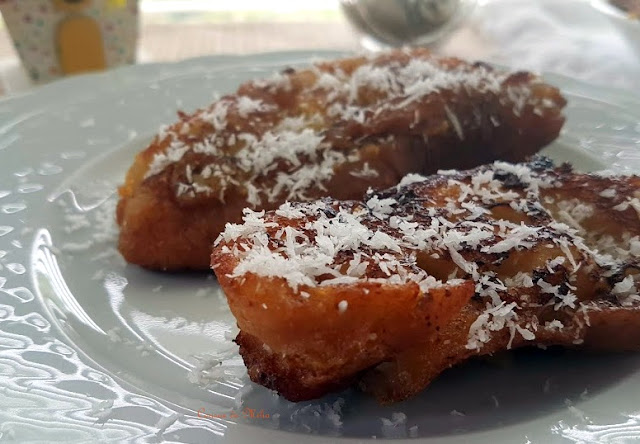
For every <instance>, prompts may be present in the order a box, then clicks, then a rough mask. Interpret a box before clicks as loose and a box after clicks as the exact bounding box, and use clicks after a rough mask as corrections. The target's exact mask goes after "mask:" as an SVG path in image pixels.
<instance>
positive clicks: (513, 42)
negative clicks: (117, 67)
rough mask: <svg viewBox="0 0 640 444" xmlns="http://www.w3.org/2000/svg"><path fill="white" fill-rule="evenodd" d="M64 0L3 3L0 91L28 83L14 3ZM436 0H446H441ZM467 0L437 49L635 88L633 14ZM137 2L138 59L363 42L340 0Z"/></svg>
mask: <svg viewBox="0 0 640 444" xmlns="http://www.w3.org/2000/svg"><path fill="white" fill-rule="evenodd" d="M66 1H68V0H0V8H4V9H3V10H2V12H3V17H4V19H5V22H6V23H5V22H2V23H0V94H10V93H16V92H20V91H23V90H25V89H28V88H30V87H31V85H32V82H31V81H30V80H29V77H30V76H29V74H33V73H32V72H30V71H29V70H28V69H27V70H25V69H24V67H23V66H22V65H21V63H20V61H19V60H20V59H19V56H18V52H16V48H15V45H14V44H12V40H11V37H10V35H9V31H10V30H11V23H10V20H13V22H14V23H13V26H14V28H18V29H23V30H24V29H30V28H26V27H25V26H26V24H30V25H33V22H34V20H35V21H36V22H37V21H38V20H39V18H38V16H37V15H32V14H31V15H30V14H27V13H25V11H24V10H20V9H19V8H25V7H27V6H28V5H29V4H31V5H35V4H36V2H40V3H38V4H39V5H40V6H39V8H40V12H42V11H45V10H46V4H48V3H50V2H51V3H52V4H53V5H56V6H54V8H58V7H60V8H61V7H62V6H58V4H60V5H62V4H64V3H65V2H66ZM86 1H87V2H89V1H90V0H86ZM105 1H107V2H108V4H109V5H111V6H110V7H113V8H117V7H118V5H120V6H122V7H124V5H126V4H127V0H105ZM365 1H366V0H365ZM371 1H372V0H369V2H371ZM407 1H408V2H409V3H411V1H410V0H405V3H406V2H407ZM12 2H14V6H13V9H11V8H12ZM29 2H31V3H29ZM129 2H130V3H129V5H131V0H129ZM381 2H382V3H384V2H388V3H386V5H391V4H392V3H393V2H396V0H377V4H378V5H379V4H381ZM68 3H76V2H70V1H69V2H68ZM345 3H353V1H346V2H345ZM414 3H415V2H414ZM440 3H443V4H445V3H444V0H443V1H441V2H440ZM471 3H474V4H475V7H473V8H470V9H469V10H468V11H465V12H468V14H467V13H465V14H463V15H464V16H463V17H462V18H461V20H459V21H458V22H456V23H455V26H452V27H451V29H450V30H448V32H446V33H444V34H443V35H440V36H438V39H436V41H435V43H433V45H432V46H433V48H434V51H436V52H439V53H442V54H449V55H456V56H461V57H465V58H472V59H485V60H488V61H493V62H497V63H502V64H508V65H513V66H517V67H522V68H527V69H533V70H538V71H554V72H558V73H561V74H566V75H571V76H574V77H579V78H582V79H585V80H588V81H591V82H594V83H600V84H606V85H609V86H611V85H613V86H616V87H619V88H627V89H635V90H637V89H638V88H640V59H639V54H640V50H636V47H637V48H640V31H638V32H637V33H636V34H635V36H634V34H633V32H634V31H633V30H632V32H631V34H629V33H627V32H626V31H627V29H626V23H624V22H625V21H628V22H629V23H631V24H633V25H635V26H636V27H637V28H638V29H640V20H638V19H637V17H635V18H629V19H628V20H627V18H626V17H625V18H624V19H623V20H622V21H620V18H619V17H618V18H614V17H613V16H611V15H610V14H607V13H604V12H603V11H602V9H601V8H596V7H594V5H593V3H594V2H593V1H588V0H478V1H477V2H476V1H474V2H471ZM600 3H602V2H600ZM17 5H20V6H17ZM137 6H138V11H139V17H138V19H139V20H138V23H139V28H138V35H139V38H138V44H137V49H136V50H135V51H136V60H137V63H149V62H168V61H180V60H184V59H187V58H191V57H199V56H207V55H215V54H248V53H255V52H266V51H282V50H314V49H333V50H343V51H358V50H362V49H363V39H362V38H363V34H362V32H358V31H357V30H356V29H355V28H354V27H353V26H352V24H350V23H349V21H348V20H347V18H346V17H345V14H344V13H343V10H342V9H341V7H340V2H339V1H338V0H305V1H299V0H231V1H228V0H140V2H139V4H138V5H137ZM72 13H73V14H78V13H79V12H78V11H72ZM82 13H84V12H82ZM11 14H13V16H11V17H10V15H11ZM27 16H28V17H27ZM25 23H26V24H25ZM8 25H9V26H8ZM34 26H35V25H34ZM29 32H32V31H29ZM369 43H371V42H369ZM18 46H20V45H18ZM365 46H366V42H365ZM370 46H371V45H370V44H369V45H368V47H370ZM22 50H23V51H24V45H23V48H22ZM49 52H51V51H49ZM54 74H56V75H58V74H59V73H54ZM31 77H34V76H33V75H31ZM45 80H46V79H45Z"/></svg>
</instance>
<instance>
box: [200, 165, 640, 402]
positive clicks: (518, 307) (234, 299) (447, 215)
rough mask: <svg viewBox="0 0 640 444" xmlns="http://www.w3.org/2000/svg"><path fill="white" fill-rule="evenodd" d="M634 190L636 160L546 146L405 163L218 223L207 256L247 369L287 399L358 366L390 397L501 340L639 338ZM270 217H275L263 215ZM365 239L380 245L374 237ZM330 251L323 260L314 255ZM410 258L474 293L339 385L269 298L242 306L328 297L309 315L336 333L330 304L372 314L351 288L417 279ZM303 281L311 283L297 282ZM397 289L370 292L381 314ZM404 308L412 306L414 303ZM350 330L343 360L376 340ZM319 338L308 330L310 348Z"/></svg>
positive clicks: (341, 345)
mask: <svg viewBox="0 0 640 444" xmlns="http://www.w3.org/2000/svg"><path fill="white" fill-rule="evenodd" d="M639 197H640V178H638V177H636V176H624V177H605V176H598V175H591V174H579V173H575V172H573V171H572V170H571V168H570V167H569V166H567V165H563V166H561V167H559V168H553V166H552V164H551V163H550V162H549V161H548V160H546V159H538V160H535V161H533V162H531V163H528V164H510V163H506V162H495V163H494V164H490V165H485V166H482V167H479V168H476V169H473V170H469V171H441V172H440V173H439V174H437V175H433V176H430V177H426V178H425V177H421V176H418V175H410V176H407V177H406V178H405V179H403V181H402V182H401V183H400V184H399V185H398V186H397V187H394V188H392V189H389V190H386V191H382V192H377V193H369V194H368V195H367V197H366V198H365V200H364V201H363V202H354V201H333V200H325V201H320V202H315V203H308V204H296V205H291V204H287V205H285V206H283V207H281V208H280V209H279V210H277V211H275V212H269V213H266V215H264V214H262V213H260V214H257V215H256V214H255V213H247V219H246V220H245V222H244V224H241V225H234V224H230V225H228V226H227V228H226V230H225V231H224V232H223V233H222V235H221V237H220V238H219V241H218V245H217V246H216V247H215V249H214V252H213V255H212V266H213V269H214V271H215V272H216V275H217V276H218V279H219V282H220V285H221V286H222V288H223V290H224V292H225V293H226V295H227V298H228V301H229V304H230V307H231V310H232V312H233V314H234V316H235V317H236V319H237V321H238V325H239V327H240V330H241V332H240V334H239V336H238V338H237V339H236V341H237V342H238V344H239V345H240V353H241V354H242V356H243V358H244V360H245V364H246V365H247V368H248V370H249V375H250V377H251V378H252V380H254V381H255V382H258V383H260V384H262V385H265V386H266V387H269V388H272V389H275V390H278V391H279V392H280V393H281V394H282V395H283V396H284V397H286V398H287V399H291V400H302V399H310V398H313V397H317V396H319V395H321V394H324V393H327V392H328V391H330V390H334V389H336V388H340V387H343V386H344V384H345V383H346V382H347V381H354V380H358V381H359V384H360V387H361V388H363V389H364V390H365V391H368V392H371V393H373V395H374V396H376V397H377V398H378V400H380V401H381V402H383V403H389V402H395V401H400V400H402V399H406V398H407V397H410V396H412V395H415V394H416V393H418V392H419V391H421V390H422V389H424V388H425V387H426V386H427V385H428V384H429V383H430V382H431V381H432V380H433V379H434V378H435V377H437V375H438V374H440V373H441V372H442V371H444V370H445V369H447V368H448V367H451V366H452V365H455V364H456V363H459V362H461V361H463V360H465V359H468V358H470V357H472V356H478V355H484V354H491V353H494V352H496V351H500V350H506V349H511V348H515V347H521V346H526V345H563V346H569V347H588V348H593V349H599V350H639V349H640V296H638V288H639V284H638V281H640V272H639V271H638V270H639V269H638V257H640V221H639V219H638V217H639V211H640V200H639V199H638V198H639ZM256 218H257V219H258V220H261V221H263V222H260V223H258V222H255V221H254V219H256ZM318 220H320V221H321V223H318ZM269 224H274V225H273V226H271V227H269V228H265V226H266V225H269ZM361 225H364V226H366V227H368V231H364V230H362V229H361V228H360V226H361ZM335 233H347V234H344V235H343V237H337V236H336V235H335ZM351 239H357V242H356V241H354V242H352V243H350V242H349V240H351ZM383 240H384V241H383ZM370 244H373V245H375V246H377V247H379V248H378V249H375V250H371V249H370V247H369V245H370ZM307 252H314V253H313V254H311V255H307ZM321 253H322V254H321ZM319 258H321V259H322V261H321V262H320V264H321V266H320V265H319V263H316V262H314V261H312V260H311V259H314V260H320V259H319ZM356 258H357V259H356ZM275 264H278V265H277V266H276V265H275ZM364 264H366V265H364ZM406 264H410V265H411V269H412V270H415V271H412V273H414V274H417V275H420V276H421V277H420V278H419V279H418V278H414V280H418V281H424V282H429V285H427V286H426V287H425V290H426V292H425V294H428V295H429V294H433V295H437V294H438V292H441V291H442V290H440V289H441V288H447V287H448V286H449V287H450V286H455V288H459V289H461V288H465V287H464V284H466V285H471V286H472V287H473V290H472V292H473V296H471V297H470V298H469V299H468V300H467V301H466V302H465V304H464V306H462V308H461V309H460V310H459V311H457V312H456V313H454V314H453V315H451V314H450V310H453V309H455V308H456V307H459V306H460V305H458V304H450V305H449V307H448V309H447V310H446V312H447V315H446V316H443V317H442V319H445V318H446V319H448V321H445V323H444V325H443V324H438V325H437V326H436V328H435V329H433V330H430V331H429V332H426V336H424V337H422V338H421V340H420V341H419V342H415V341H411V340H405V338H403V337H402V338H401V340H400V341H399V342H398V343H396V344H395V346H394V348H393V353H392V354H390V355H387V356H386V357H385V358H384V359H383V360H382V361H379V362H377V363H375V364H372V365H371V366H370V367H369V368H367V369H366V370H364V371H360V372H357V373H354V374H352V375H351V378H345V379H343V380H341V383H340V384H337V385H335V386H332V385H331V383H330V381H331V379H330V377H329V378H328V379H327V380H326V381H329V382H326V381H323V382H324V383H323V384H317V385H315V386H314V385H313V383H314V382H315V381H316V380H317V379H305V375H307V374H308V373H307V372H311V374H312V375H313V376H314V378H318V377H320V378H321V377H322V376H324V375H325V374H324V373H322V371H323V370H322V366H315V367H313V370H311V368H310V366H309V365H308V362H307V355H306V352H305V349H304V345H303V346H302V347H300V348H298V349H296V350H292V351H288V350H287V351H285V352H283V351H282V350H285V348H286V346H287V343H288V342H287V341H288V340H290V339H286V338H285V339H283V341H282V342H277V341H276V342H274V343H275V344H277V345H276V347H275V348H273V347H272V341H274V336H273V335H272V334H269V333H268V332H266V331H265V330H264V327H258V326H259V325H262V323H263V319H262V317H261V316H260V314H259V313H257V312H256V311H255V309H254V311H253V312H250V311H245V310H243V309H242V308H241V307H243V306H253V307H255V306H256V305H259V304H260V303H261V301H262V300H263V299H262V298H266V297H269V298H280V297H284V298H286V299H287V300H290V303H293V302H292V301H296V304H300V305H301V306H304V305H305V304H322V303H323V302H324V301H323V298H328V299H327V300H329V301H331V302H330V303H332V304H334V305H333V306H332V307H333V311H332V310H329V311H327V312H325V313H323V315H322V316H319V317H317V318H314V319H311V318H308V319H306V320H305V321H304V322H305V323H308V325H307V328H308V329H309V331H312V332H314V334H315V335H317V337H320V338H323V337H326V338H329V337H330V333H329V332H330V331H332V327H331V325H332V322H333V319H340V316H344V315H345V314H346V313H350V316H352V321H351V323H352V325H354V326H362V327H363V328H364V329H365V330H366V329H368V328H369V327H368V325H367V324H366V323H361V322H360V320H359V316H360V312H361V311H363V310H362V307H363V306H364V307H368V306H367V304H366V302H364V303H363V302H360V305H357V306H355V305H354V306H353V307H352V306H351V302H350V301H351V298H353V297H356V296H357V297H359V298H361V299H362V300H364V301H367V290H368V289H369V286H370V285H371V281H372V280H374V281H375V282H378V281H379V280H380V279H382V281H381V282H389V283H392V282H400V281H402V280H403V279H406V276H407V270H406V269H405V268H404V267H405V266H406ZM309 267H310V268H309ZM326 279H329V282H330V283H331V285H330V286H329V288H330V289H329V290H327V289H326V287H324V285H326V284H324V282H326ZM274 280H277V281H278V282H279V285H280V286H279V287H277V288H276V287H275V286H273V285H272V284H271V283H272V282H273V281H274ZM343 285H348V286H349V293H348V295H347V294H346V293H345V296H344V299H343V300H345V301H346V302H347V304H346V305H345V304H343V306H344V307H346V310H345V311H344V312H343V313H341V312H340V310H339V309H338V307H337V306H335V301H336V300H337V299H336V297H337V296H336V295H337V294H340V292H341V291H342V290H341V289H342V288H343V287H342V286H343ZM263 286H265V287H263ZM265 288H266V289H265ZM318 289H320V290H326V291H322V292H320V293H316V291H317V290H318ZM358 289H360V291H358ZM434 291H435V292H434ZM303 292H304V293H305V294H307V295H308V297H307V298H301V296H300V295H302V293H303ZM398 294H400V293H397V294H395V295H394V296H391V294H389V296H390V297H387V298H385V302H384V303H382V304H380V306H377V305H376V306H375V308H374V309H375V310H378V314H377V315H378V316H380V317H384V316H385V315H386V311H387V310H386V308H385V304H390V305H393V304H395V303H396V302H398V299H394V298H395V297H397V296H398ZM331 298H333V299H331ZM337 298H340V297H337ZM463 299H464V298H462V297H461V298H460V300H463ZM403 304H404V303H403ZM405 308H406V310H408V311H409V312H411V313H413V312H414V310H415V309H414V308H413V306H412V305H411V304H409V305H405ZM449 309H450V310H449ZM297 310H298V309H297V308H296V309H292V308H291V307H290V306H279V307H278V311H277V312H275V313H272V314H271V317H270V320H269V321H268V322H269V324H270V325H273V326H275V327H274V328H276V329H281V331H282V334H283V335H289V336H291V337H294V338H295V337H296V330H297V329H296V328H290V326H291V325H292V324H291V322H292V321H291V318H292V317H294V318H295V317H296V316H297V313H298V311H297ZM363 312H364V313H365V315H368V312H367V311H366V310H365V311H363ZM362 334H365V333H364V332H363V333H362ZM299 339H300V341H302V342H304V341H306V339H304V338H303V337H301V338H299ZM349 340H350V338H349V336H348V335H344V336H338V337H331V339H330V340H329V342H330V343H331V346H330V347H329V348H327V350H328V351H329V354H328V356H332V355H333V354H334V353H337V352H339V351H340V350H345V351H346V350H349V351H348V353H347V354H346V355H345V356H346V357H347V361H343V362H341V363H339V364H338V365H345V366H346V365H348V362H349V360H355V361H359V360H360V359H361V357H362V356H368V355H367V353H369V352H370V351H373V350H375V347H376V345H375V340H373V341H372V342H371V343H369V344H368V345H367V347H365V348H362V349H360V354H358V353H357V352H356V351H354V349H350V348H349ZM324 346H325V344H320V343H318V344H312V343H308V347H309V348H310V349H312V350H313V351H314V353H319V352H320V351H319V348H320V347H324ZM283 347H285V348H283ZM381 356H382V355H377V356H376V357H381ZM360 362H365V360H362V361H360ZM366 362H368V363H370V362H371V361H366ZM330 374H331V373H330V372H327V373H326V375H330ZM334 381H335V380H334Z"/></svg>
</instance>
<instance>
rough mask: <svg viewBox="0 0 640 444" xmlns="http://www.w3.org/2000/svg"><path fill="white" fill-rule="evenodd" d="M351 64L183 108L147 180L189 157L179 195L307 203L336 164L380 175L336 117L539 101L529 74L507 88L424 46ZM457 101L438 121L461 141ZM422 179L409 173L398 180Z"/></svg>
mask: <svg viewBox="0 0 640 444" xmlns="http://www.w3.org/2000/svg"><path fill="white" fill-rule="evenodd" d="M357 63H359V64H356V65H355V66H354V68H355V69H353V71H350V70H349V72H346V71H345V70H343V69H340V67H339V66H340V65H339V64H318V65H315V66H313V67H311V68H310V69H308V70H307V71H308V73H309V75H310V78H306V77H305V79H306V80H304V81H303V82H302V83H301V79H300V78H298V73H297V72H296V71H295V70H287V71H285V72H283V73H281V74H276V75H274V76H272V77H271V78H269V79H266V80H256V81H253V82H250V83H247V84H245V85H242V86H241V87H240V89H239V91H238V93H236V94H234V95H228V96H224V97H222V98H220V99H218V100H217V101H216V102H215V103H214V104H213V105H211V106H210V107H208V108H206V109H203V110H200V111H198V112H196V113H195V114H193V115H191V116H187V115H184V114H182V115H181V116H180V121H179V122H178V123H177V124H174V125H172V126H163V127H162V128H161V129H160V131H159V132H158V134H157V136H156V138H155V140H154V143H153V144H152V147H153V150H152V151H151V152H152V153H153V158H152V160H151V162H150V164H149V167H148V169H147V171H146V174H145V179H146V178H150V177H152V176H155V175H157V174H159V173H162V172H164V171H165V170H166V169H167V168H169V167H170V166H173V165H175V164H177V163H180V164H184V163H186V164H188V165H194V168H182V167H181V168H180V169H184V172H183V174H181V179H182V180H179V181H177V182H176V183H175V193H176V196H177V197H179V198H182V199H196V198H198V197H199V196H205V197H207V198H216V199H219V200H220V201H222V202H224V201H225V199H226V198H228V196H229V195H233V197H234V198H236V196H237V195H240V196H241V197H243V198H245V199H246V201H247V202H248V203H249V206H250V207H251V208H253V209H257V208H259V207H261V206H265V205H266V204H267V203H273V202H277V201H282V200H285V199H294V200H303V201H304V200H310V199H311V198H315V197H318V195H319V194H318V193H315V194H314V193H312V192H311V191H314V190H320V191H323V190H326V186H327V183H328V182H329V181H330V180H331V179H332V177H334V175H335V174H336V171H337V168H338V167H340V168H342V167H345V171H346V174H348V175H351V176H353V177H355V178H358V179H362V180H369V181H372V180H373V179H376V178H378V177H379V176H380V172H379V171H378V170H376V169H375V168H373V167H372V163H370V162H368V161H366V160H365V159H363V158H361V154H362V153H361V151H363V149H364V148H366V146H367V144H366V143H363V144H362V146H360V145H358V144H357V143H354V144H353V146H349V147H346V148H345V147H338V145H340V141H342V140H343V139H344V134H342V133H340V132H339V131H338V132H337V133H336V134H334V135H331V134H330V133H332V132H335V131H333V127H334V126H338V123H339V126H340V127H342V126H343V125H347V126H349V125H351V124H354V125H356V126H358V127H360V128H362V127H365V126H367V125H370V126H371V127H375V126H376V119H378V118H381V116H383V114H384V113H388V112H390V111H392V112H396V113H402V112H405V110H407V109H408V108H409V107H413V108H415V112H414V111H412V113H413V114H415V120H416V121H415V122H414V123H413V126H415V125H416V124H418V123H419V122H421V121H423V120H425V119H426V118H427V117H426V116H422V115H421V113H420V110H419V108H420V103H422V101H425V100H429V97H430V96H431V95H433V94H440V93H442V92H453V93H456V94H457V93H461V94H469V95H480V96H487V95H488V96H494V95H497V94H501V98H502V99H503V100H506V102H507V103H505V104H504V106H505V107H509V106H510V105H511V107H513V109H514V110H522V109H523V107H525V106H532V107H534V108H540V107H543V105H544V103H543V99H541V98H539V97H536V96H535V95H534V94H532V92H531V88H530V87H531V85H532V84H535V83H537V82H539V79H536V78H534V77H533V76H532V77H531V78H530V79H529V80H527V81H525V82H516V83H515V84H509V86H508V87H506V86H505V85H504V84H505V82H506V80H507V79H508V78H509V76H510V73H508V72H503V71H499V70H494V69H492V68H489V67H487V66H484V65H479V64H469V63H463V62H460V61H452V60H441V59H438V58H437V57H434V56H432V55H429V54H427V53H425V52H421V51H420V50H416V51H415V53H411V54H404V57H399V58H393V57H392V58H385V57H384V55H382V56H380V57H373V58H369V59H362V60H361V61H360V62H357ZM318 90H322V94H318ZM283 94H289V95H290V96H291V97H292V99H295V100H293V101H294V102H295V103H293V104H291V105H287V106H284V105H282V103H281V102H282V95H283ZM287 97H289V96H287ZM544 100H549V99H544ZM298 101H299V103H298ZM454 102H455V101H452V102H451V103H450V104H448V105H444V107H443V116H442V117H441V118H442V119H443V124H445V125H448V126H449V127H450V129H451V131H452V134H455V135H457V137H458V138H459V139H461V140H463V139H464V138H465V137H466V135H465V128H464V126H463V123H462V122H461V119H459V118H458V116H456V111H455V106H454ZM511 102H512V103H511ZM539 102H540V103H539ZM551 105H552V106H553V105H554V103H552V104H551ZM556 105H557V104H556ZM514 112H515V111H514ZM492 118H493V119H496V117H495V116H492ZM498 123H499V122H498ZM413 126H412V128H413ZM366 135H367V134H366V133H363V134H360V133H358V134H357V137H358V139H357V140H365V139H367V137H366ZM370 136H371V137H373V138H374V139H375V138H377V137H378V136H379V135H378V134H375V133H372V134H370ZM385 137H386V138H384V137H382V136H380V141H381V142H382V143H388V144H392V145H393V144H394V143H395V138H394V136H393V134H388V137H387V136H385ZM374 144H375V140H374ZM376 165H377V163H376ZM419 177H420V176H418V175H413V176H407V178H405V182H404V183H401V184H400V186H404V185H408V184H410V183H412V181H416V180H419ZM314 196H315V197H314Z"/></svg>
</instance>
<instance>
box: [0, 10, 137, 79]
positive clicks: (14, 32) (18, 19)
mask: <svg viewBox="0 0 640 444" xmlns="http://www.w3.org/2000/svg"><path fill="white" fill-rule="evenodd" d="M0 11H1V12H2V16H3V18H4V21H5V23H6V25H7V28H8V30H9V34H10V35H11V38H12V40H13V44H14V46H15V48H16V50H17V52H18V54H19V56H20V59H21V60H22V64H23V65H24V67H25V69H26V70H27V72H28V73H29V76H30V77H31V79H32V80H33V81H35V82H46V81H49V80H52V79H55V78H57V77H61V76H65V75H71V74H78V73H84V72H91V71H99V70H104V69H106V68H110V67H115V66H119V65H124V64H130V63H133V62H134V61H135V53H136V42H137V37H138V0H0Z"/></svg>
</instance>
